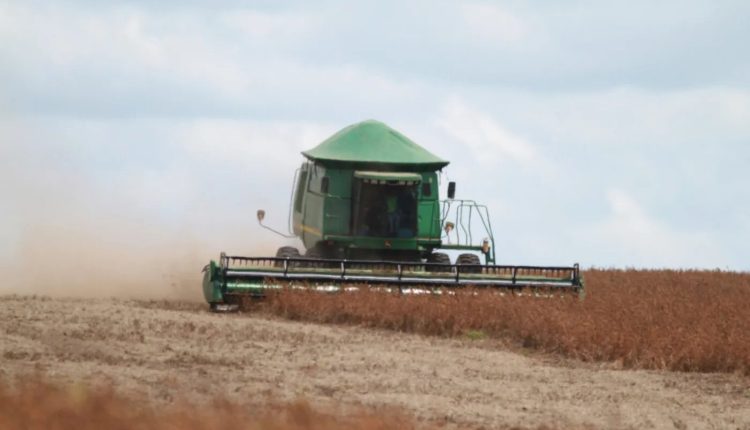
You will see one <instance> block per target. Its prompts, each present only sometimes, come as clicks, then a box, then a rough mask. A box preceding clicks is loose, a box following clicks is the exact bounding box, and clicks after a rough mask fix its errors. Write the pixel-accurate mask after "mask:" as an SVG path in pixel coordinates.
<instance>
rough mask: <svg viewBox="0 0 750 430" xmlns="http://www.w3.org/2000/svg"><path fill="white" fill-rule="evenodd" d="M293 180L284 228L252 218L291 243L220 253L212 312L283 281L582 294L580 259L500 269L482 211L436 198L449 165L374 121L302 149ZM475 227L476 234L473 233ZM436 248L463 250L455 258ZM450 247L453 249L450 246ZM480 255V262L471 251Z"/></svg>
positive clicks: (207, 281)
mask: <svg viewBox="0 0 750 430" xmlns="http://www.w3.org/2000/svg"><path fill="white" fill-rule="evenodd" d="M302 154H303V155H304V156H305V158H306V160H305V161H304V162H303V163H302V166H301V167H300V168H299V169H298V170H297V172H296V174H295V177H294V191H293V194H292V198H291V201H290V206H291V207H290V209H289V210H290V215H289V224H290V234H289V235H286V234H283V233H280V232H278V231H277V230H275V229H273V228H271V227H268V226H266V225H264V224H263V219H264V218H265V211H263V210H259V211H258V214H257V216H258V222H259V223H260V224H261V226H263V227H264V228H267V229H269V230H271V231H273V232H275V233H277V234H279V235H281V236H284V237H286V238H295V237H296V238H299V239H300V240H301V241H302V243H303V244H304V247H305V250H306V251H305V253H304V256H302V254H301V253H300V252H299V250H298V249H297V248H294V247H289V246H284V247H281V248H279V250H278V251H277V253H276V256H275V257H241V256H230V255H225V254H224V253H222V254H221V257H220V259H219V261H211V262H210V263H209V264H208V265H207V266H206V267H205V268H204V277H203V293H204V296H205V298H206V301H208V303H209V304H210V306H211V308H212V309H213V310H217V311H226V310H234V309H236V308H237V307H238V306H239V305H240V304H241V303H242V299H243V298H244V297H255V298H258V297H263V296H265V294H266V293H267V292H268V291H269V290H271V289H279V288H283V287H286V286H291V287H294V288H307V289H309V288H313V289H317V290H320V291H343V290H350V289H351V290H357V289H359V288H363V287H365V288H378V289H381V290H385V291H399V292H402V293H424V292H430V293H433V292H438V293H442V292H445V291H450V290H451V289H454V288H461V287H466V286H472V287H476V288H492V289H498V291H511V292H517V291H524V290H530V291H533V292H534V293H539V292H543V293H544V294H546V295H549V294H551V293H555V292H564V293H572V294H578V295H582V294H583V279H582V278H581V274H580V271H579V268H578V264H575V265H573V266H569V267H542V266H508V265H498V264H496V262H495V238H494V236H493V234H492V226H491V224H490V217H489V211H488V209H487V207H486V206H484V205H480V204H478V203H476V202H474V201H472V200H457V199H455V198H454V197H455V191H456V184H455V183H454V182H450V183H449V184H448V196H447V197H448V198H447V199H446V200H443V201H441V200H440V199H439V197H438V172H440V171H441V170H442V169H443V168H444V167H445V166H447V165H448V162H447V161H444V160H442V159H440V158H438V157H436V156H435V155H433V154H432V153H430V152H428V151H427V150H425V149H424V148H422V147H421V146H419V145H417V144H416V143H414V142H413V141H411V140H410V139H408V138H407V137H405V136H404V135H402V134H401V133H399V132H397V131H396V130H393V129H392V128H390V127H388V126H387V125H385V124H383V123H381V122H378V121H364V122H361V123H358V124H354V125H351V126H349V127H347V128H345V129H343V130H341V131H339V132H338V133H336V134H335V135H333V136H331V137H330V138H328V139H327V140H325V141H324V142H323V143H321V144H320V145H318V146H317V147H315V148H313V149H311V150H309V151H305V152H303V153H302ZM477 227H478V228H481V229H482V230H483V231H482V234H481V235H479V236H477V237H480V238H481V240H479V241H475V239H474V238H475V235H474V234H473V232H472V230H473V229H476V228H477ZM441 250H452V251H455V252H462V253H461V254H460V255H458V257H457V259H456V262H455V264H452V263H451V259H450V256H449V255H448V254H446V253H445V252H439V251H441ZM455 252H454V253H455ZM479 255H482V256H483V257H484V262H482V261H481V260H480V258H479Z"/></svg>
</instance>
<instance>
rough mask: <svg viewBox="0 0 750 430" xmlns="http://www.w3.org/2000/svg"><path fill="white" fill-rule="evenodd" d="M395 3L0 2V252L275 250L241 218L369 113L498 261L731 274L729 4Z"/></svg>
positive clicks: (740, 147) (734, 263)
mask: <svg viewBox="0 0 750 430" xmlns="http://www.w3.org/2000/svg"><path fill="white" fill-rule="evenodd" d="M152 3H156V5H154V4H152ZM403 3H404V2H395V1H394V2H390V1H378V2H374V1H373V2H346V1H341V2H338V1H323V2H307V1H306V2H277V1H261V2H244V1H225V2H221V1H217V2H198V1H179V2H178V1H161V2H145V1H144V2H114V1H107V2H95V1H71V2H36V1H18V2H13V1H5V0H0V193H1V194H2V196H3V197H2V199H0V260H4V261H5V262H10V261H14V260H15V259H18V258H27V257H28V255H29V254H28V247H29V246H31V245H29V243H34V244H36V245H34V246H39V244H45V243H56V247H55V248H54V249H57V250H58V251H60V252H66V251H65V250H67V249H70V248H69V247H67V246H66V245H65V244H73V243H74V244H77V245H85V246H92V247H96V246H98V244H101V243H102V242H107V243H108V244H109V245H111V246H115V247H120V249H123V250H141V249H147V248H149V247H156V246H157V244H161V245H162V246H164V244H166V243H170V241H172V240H173V239H175V238H181V239H185V238H186V237H189V238H190V239H191V240H194V242H191V243H197V244H200V245H183V248H184V247H188V246H195V247H200V249H191V250H189V251H186V250H185V249H181V252H189V253H191V255H198V256H200V258H201V259H202V258H204V257H205V258H208V257H210V256H213V255H214V254H215V253H218V251H220V250H227V251H232V252H238V253H239V252H247V253H249V252H255V251H256V250H258V249H259V248H258V246H260V245H259V244H263V247H265V248H264V249H263V251H265V250H266V249H270V252H273V250H274V249H275V248H274V246H275V245H280V244H281V242H282V241H280V240H277V239H276V238H274V237H273V235H272V234H271V233H269V232H267V231H265V230H262V229H260V228H259V227H257V224H255V221H254V217H255V215H254V214H255V210H256V209H257V208H265V209H266V210H267V211H268V217H267V220H268V221H269V222H270V223H271V224H275V225H276V226H283V225H284V223H285V221H286V213H287V204H288V199H289V190H290V187H291V180H292V176H293V174H294V169H295V168H296V167H297V166H298V164H299V163H300V162H301V160H302V158H301V156H300V154H299V152H300V151H301V150H305V149H309V148H311V147H313V146H314V145H316V144H317V143H319V142H320V141H322V140H323V139H325V138H326V137H328V136H329V135H331V134H333V133H335V132H336V131H337V130H339V129H340V128H343V127H345V126H347V125H349V124H351V123H354V122H358V121H361V120H364V119H369V118H374V119H378V120H381V121H384V122H386V123H387V124H389V125H391V126H392V127H394V128H396V129H398V130H399V131H401V132H402V133H404V134H405V135H407V136H409V137H410V138H412V139H413V140H415V141H416V142H417V143H419V144H421V145H422V146H424V147H426V148H428V149H429V150H430V151H432V152H433V153H435V154H437V155H438V156H440V157H442V158H445V159H447V160H450V161H451V164H450V165H449V166H448V168H447V170H446V176H445V179H450V180H454V181H457V182H458V195H459V197H462V198H473V199H476V200H478V201H481V202H483V203H486V204H487V205H489V207H490V210H491V212H492V223H493V226H494V229H495V235H496V239H497V251H498V257H499V262H501V263H518V264H569V263H573V262H576V261H577V262H580V263H581V264H582V265H584V266H585V267H588V266H607V267H609V266H614V267H631V266H635V267H701V268H717V267H718V268H722V269H734V270H750V252H748V245H747V242H748V239H749V238H750V191H749V184H750V173H749V172H750V170H748V169H749V168H748V166H750V48H749V47H748V46H749V45H748V41H750V25H748V22H749V20H750V3H749V2H746V1H701V2H697V1H685V0H682V1H676V0H675V1H660V2H653V1H623V2H602V1H590V2H582V1H572V2H562V1H554V2H553V1H507V2H490V1H486V2H479V1H476V2H449V1H415V2H408V3H407V4H403ZM31 238H33V240H31ZM123 252H125V251H123ZM139 252H140V251H139ZM43 255H44V254H43ZM46 256H49V255H48V254H47V255H46Z"/></svg>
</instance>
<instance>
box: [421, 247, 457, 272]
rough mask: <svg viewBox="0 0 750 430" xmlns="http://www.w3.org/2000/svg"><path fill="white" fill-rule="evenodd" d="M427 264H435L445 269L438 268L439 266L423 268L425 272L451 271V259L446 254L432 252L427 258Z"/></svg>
mask: <svg viewBox="0 0 750 430" xmlns="http://www.w3.org/2000/svg"><path fill="white" fill-rule="evenodd" d="M427 262H428V263H435V264H440V265H444V266H446V267H440V266H425V271H426V272H442V273H445V272H450V271H451V267H450V266H451V258H450V257H449V256H448V254H445V253H442V252H433V253H432V254H430V255H428V256H427Z"/></svg>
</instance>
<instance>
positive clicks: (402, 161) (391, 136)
mask: <svg viewBox="0 0 750 430" xmlns="http://www.w3.org/2000/svg"><path fill="white" fill-rule="evenodd" d="M302 155H304V156H305V157H307V158H309V159H310V160H314V161H336V162H350V163H377V164H398V165H412V166H421V167H429V168H434V169H442V168H443V167H445V166H447V165H448V161H445V160H443V159H441V158H439V157H438V156H436V155H434V154H433V153H431V152H429V151H428V150H426V149H424V148H422V147H421V146H419V145H417V144H416V143H414V142H413V141H412V140H411V139H409V138H408V137H406V136H404V135H403V134H401V133H399V132H398V131H396V130H394V129H392V128H390V127H388V126H387V125H385V124H383V123H382V122H380V121H375V120H367V121H362V122H360V123H357V124H353V125H350V126H349V127H346V128H344V129H342V130H341V131H339V132H338V133H336V134H334V135H333V136H331V137H329V138H328V139H326V140H324V141H323V143H321V144H320V145H318V146H316V147H315V148H313V149H310V150H307V151H304V152H302Z"/></svg>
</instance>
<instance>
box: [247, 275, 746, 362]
mask: <svg viewBox="0 0 750 430" xmlns="http://www.w3.org/2000/svg"><path fill="white" fill-rule="evenodd" d="M585 280H586V286H587V293H586V298H585V300H583V301H579V300H577V299H573V298H567V299H561V298H559V297H557V298H535V297H523V296H508V295H505V296H500V295H498V294H495V293H492V292H487V291H478V290H472V291H468V290H464V291H461V292H459V293H457V294H454V295H440V296H436V295H431V296H430V295H421V296H417V295H398V294H388V293H382V292H375V291H359V292H354V293H344V294H320V293H314V292H310V291H299V290H296V291H295V290H284V291H282V292H280V293H278V294H277V295H275V296H273V297H271V298H270V300H269V301H268V303H267V305H265V306H263V307H262V308H261V309H265V310H266V311H267V312H272V313H274V314H276V315H281V316H284V317H286V318H290V319H295V320H305V321H315V322H324V323H342V324H354V325H361V326H365V327H376V328H383V329H390V330H397V331H403V332H416V333H423V334H429V335H439V336H468V337H470V338H476V337H493V338H501V339H507V340H510V341H512V342H514V343H517V344H518V345H520V346H522V347H527V348H534V349H538V350H542V351H546V352H551V353H558V354H562V355H563V356H566V357H571V358H576V359H581V360H585V361H605V362H616V363H619V364H620V365H622V366H623V367H628V368H649V369H670V370H677V371H700V372H739V373H742V374H745V375H748V374H750V274H743V273H732V272H721V271H675V270H648V271H644V270H589V271H587V272H586V273H585Z"/></svg>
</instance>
